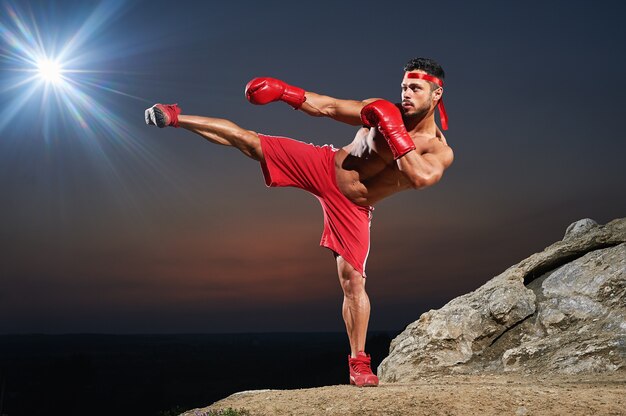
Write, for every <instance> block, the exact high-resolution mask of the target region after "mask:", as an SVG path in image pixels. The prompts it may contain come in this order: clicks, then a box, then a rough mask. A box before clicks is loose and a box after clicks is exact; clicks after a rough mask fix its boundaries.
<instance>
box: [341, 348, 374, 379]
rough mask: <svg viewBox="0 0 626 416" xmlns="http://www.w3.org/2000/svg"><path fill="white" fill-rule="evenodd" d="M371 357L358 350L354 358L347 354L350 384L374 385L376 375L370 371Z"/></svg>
mask: <svg viewBox="0 0 626 416" xmlns="http://www.w3.org/2000/svg"><path fill="white" fill-rule="evenodd" d="M371 362H372V359H371V358H370V356H369V355H368V354H365V353H364V352H363V351H359V352H358V353H357V355H356V358H352V357H351V356H348V366H349V367H350V384H354V385H355V386H357V387H376V386H378V377H376V374H374V373H372V368H371V367H370V363H371Z"/></svg>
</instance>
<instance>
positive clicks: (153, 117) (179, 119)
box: [145, 104, 263, 161]
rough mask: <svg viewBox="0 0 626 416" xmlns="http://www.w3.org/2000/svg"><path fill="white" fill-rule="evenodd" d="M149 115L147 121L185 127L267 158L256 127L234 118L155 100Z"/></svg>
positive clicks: (254, 155)
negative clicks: (191, 113)
mask: <svg viewBox="0 0 626 416" xmlns="http://www.w3.org/2000/svg"><path fill="white" fill-rule="evenodd" d="M145 119H146V124H152V125H156V126H157V127H167V126H172V127H181V128H183V129H185V130H189V131H191V132H193V133H196V134H198V135H200V136H202V137H204V138H205V139H207V140H208V141H210V142H212V143H216V144H221V145H224V146H233V147H236V148H237V149H239V150H240V151H241V152H242V153H243V154H245V155H246V156H248V157H250V158H252V159H254V160H258V161H262V160H263V151H262V150H261V141H260V140H259V136H258V135H257V134H256V133H255V132H253V131H250V130H246V129H243V128H241V127H239V126H238V125H236V124H235V123H233V122H232V121H229V120H225V119H221V118H211V117H201V116H188V115H184V114H181V109H180V107H178V106H177V105H176V104H155V105H153V106H152V107H150V108H148V109H147V110H146V114H145Z"/></svg>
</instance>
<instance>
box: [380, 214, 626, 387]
mask: <svg viewBox="0 0 626 416" xmlns="http://www.w3.org/2000/svg"><path fill="white" fill-rule="evenodd" d="M625 242H626V218H623V219H618V220H614V221H612V222H610V223H608V224H606V225H604V226H601V225H598V224H596V223H595V222H594V221H593V220H590V219H584V220H580V221H578V222H575V223H574V224H572V225H570V226H569V227H568V228H567V231H566V233H565V236H564V238H563V240H561V241H558V242H556V243H554V244H552V245H551V246H549V247H547V248H546V249H545V250H543V251H542V252H540V253H536V254H534V255H532V256H530V257H529V258H527V259H525V260H523V261H521V262H520V263H518V264H516V265H514V266H512V267H510V268H508V269H507V270H505V271H504V272H503V273H501V274H500V275H498V276H496V277H494V278H493V279H491V280H489V281H488V282H487V283H485V284H484V285H483V286H481V287H480V288H478V289H477V290H475V291H473V292H471V293H468V294H466V295H463V296H460V297H458V298H456V299H453V300H452V301H450V302H449V303H448V304H446V305H445V306H444V307H442V308H441V309H439V310H431V311H429V312H426V313H424V314H423V315H422V316H421V317H420V318H419V320H417V321H416V322H414V323H412V324H410V325H409V326H408V327H407V328H406V329H405V330H404V331H403V332H402V333H401V334H400V335H398V337H396V339H394V340H393V341H392V343H391V346H390V352H389V356H388V357H387V358H386V359H385V360H384V361H383V362H382V363H381V365H380V366H379V367H378V375H379V377H380V378H381V380H383V381H387V382H394V381H412V380H417V379H419V378H420V377H421V376H423V375H425V374H429V373H439V374H442V373H443V374H452V373H464V374H470V373H478V372H481V373H484V372H527V373H544V372H557V373H563V374H575V373H588V372H608V371H615V370H617V369H619V368H624V367H626V243H625Z"/></svg>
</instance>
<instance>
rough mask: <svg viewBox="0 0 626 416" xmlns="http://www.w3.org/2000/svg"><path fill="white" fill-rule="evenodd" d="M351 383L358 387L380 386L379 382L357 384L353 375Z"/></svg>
mask: <svg viewBox="0 0 626 416" xmlns="http://www.w3.org/2000/svg"><path fill="white" fill-rule="evenodd" d="M350 384H351V385H352V386H357V387H378V383H363V384H356V382H355V381H354V379H353V378H352V377H350Z"/></svg>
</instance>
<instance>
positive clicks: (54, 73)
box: [37, 58, 63, 84]
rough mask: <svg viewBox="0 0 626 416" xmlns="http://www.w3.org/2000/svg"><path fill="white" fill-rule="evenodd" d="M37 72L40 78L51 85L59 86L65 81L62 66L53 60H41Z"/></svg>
mask: <svg viewBox="0 0 626 416" xmlns="http://www.w3.org/2000/svg"><path fill="white" fill-rule="evenodd" d="M37 70H38V71H39V72H38V73H39V76H40V77H41V78H42V79H43V80H44V81H46V82H49V83H51V84H58V83H59V82H60V81H61V80H62V79H63V75H62V72H63V70H62V67H61V65H60V64H59V63H58V62H56V61H54V60H52V59H47V58H44V59H41V60H40V61H39V62H37Z"/></svg>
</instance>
